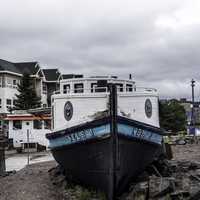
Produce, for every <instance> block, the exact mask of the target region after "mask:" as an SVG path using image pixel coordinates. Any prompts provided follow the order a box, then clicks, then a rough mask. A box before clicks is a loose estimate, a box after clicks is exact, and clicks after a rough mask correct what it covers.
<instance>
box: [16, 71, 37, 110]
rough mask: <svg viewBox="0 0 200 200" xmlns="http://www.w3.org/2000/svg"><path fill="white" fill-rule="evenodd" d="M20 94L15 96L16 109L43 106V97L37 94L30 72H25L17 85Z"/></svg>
mask: <svg viewBox="0 0 200 200" xmlns="http://www.w3.org/2000/svg"><path fill="white" fill-rule="evenodd" d="M17 90H18V92H19V94H16V95H15V96H16V97H17V99H16V100H15V105H14V110H28V109H33V108H38V107H40V106H41V98H40V97H38V96H37V94H36V91H35V89H34V87H33V84H32V79H31V77H30V75H29V74H23V77H22V79H21V82H20V84H18V85H17Z"/></svg>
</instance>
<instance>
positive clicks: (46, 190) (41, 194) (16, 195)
mask: <svg viewBox="0 0 200 200" xmlns="http://www.w3.org/2000/svg"><path fill="white" fill-rule="evenodd" d="M56 165H57V164H56V162H55V161H50V162H43V163H37V164H32V165H30V166H28V167H26V168H24V169H22V170H20V171H19V172H17V173H16V174H14V175H10V176H7V177H2V178H0V188H1V189H0V200H62V199H64V197H63V191H62V190H60V189H59V188H58V187H57V186H55V185H53V182H52V181H51V177H50V176H49V172H48V170H49V169H51V168H53V167H55V166H56ZM65 200H66V199H65Z"/></svg>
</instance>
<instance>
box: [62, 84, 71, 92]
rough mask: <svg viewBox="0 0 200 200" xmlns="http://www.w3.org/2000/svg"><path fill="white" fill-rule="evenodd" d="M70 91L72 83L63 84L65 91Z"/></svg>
mask: <svg viewBox="0 0 200 200" xmlns="http://www.w3.org/2000/svg"><path fill="white" fill-rule="evenodd" d="M69 92H70V84H67V85H63V93H64V94H66V93H69Z"/></svg>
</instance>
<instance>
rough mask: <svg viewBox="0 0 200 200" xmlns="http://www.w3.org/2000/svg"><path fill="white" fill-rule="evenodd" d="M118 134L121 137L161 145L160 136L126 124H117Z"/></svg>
mask: <svg viewBox="0 0 200 200" xmlns="http://www.w3.org/2000/svg"><path fill="white" fill-rule="evenodd" d="M118 133H119V134H121V135H125V136H129V137H132V138H137V139H141V140H145V141H148V142H153V143H156V144H161V142H162V136H161V135H159V134H157V133H154V132H152V131H148V130H145V129H141V128H137V127H134V126H130V125H126V124H118Z"/></svg>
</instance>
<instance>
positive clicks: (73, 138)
mask: <svg viewBox="0 0 200 200" xmlns="http://www.w3.org/2000/svg"><path fill="white" fill-rule="evenodd" d="M118 134H119V135H124V136H128V137H132V138H135V139H140V140H144V141H148V142H152V143H155V144H161V142H162V136H161V135H159V134H157V133H154V132H152V131H148V130H145V129H141V128H137V127H134V126H130V125H126V124H120V123H119V124H118ZM105 135H110V124H105V125H101V126H99V127H96V128H90V129H85V130H82V131H79V132H75V133H71V134H69V135H64V136H61V137H58V138H55V139H50V145H49V148H56V147H61V146H64V145H70V144H75V143H79V142H84V141H87V140H90V139H95V138H98V137H102V136H105Z"/></svg>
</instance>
